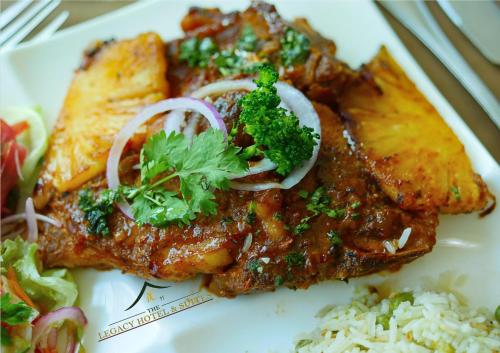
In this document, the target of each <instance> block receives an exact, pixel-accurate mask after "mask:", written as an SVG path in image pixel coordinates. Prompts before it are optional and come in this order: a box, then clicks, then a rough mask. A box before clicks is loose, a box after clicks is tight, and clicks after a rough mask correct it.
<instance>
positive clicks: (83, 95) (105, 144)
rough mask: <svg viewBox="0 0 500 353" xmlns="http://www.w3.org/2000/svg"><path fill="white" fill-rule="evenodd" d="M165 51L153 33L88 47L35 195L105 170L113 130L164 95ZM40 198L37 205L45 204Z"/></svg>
mask: <svg viewBox="0 0 500 353" xmlns="http://www.w3.org/2000/svg"><path fill="white" fill-rule="evenodd" d="M164 52H165V46H164V43H163V42H162V40H161V38H160V37H159V36H158V35H157V34H154V33H146V34H142V35H139V36H138V37H136V38H134V39H130V40H123V41H118V42H111V43H108V44H106V43H104V44H103V43H101V45H100V47H96V48H94V49H93V50H92V51H90V52H89V51H87V53H86V57H85V58H84V66H83V67H82V68H80V69H79V70H78V71H77V72H76V73H75V77H74V79H73V82H72V83H71V86H70V88H69V90H68V93H67V96H66V99H65V101H64V106H63V108H62V111H61V113H60V116H59V120H58V122H57V125H56V127H55V130H54V132H53V134H52V137H51V142H50V146H51V147H50V151H49V152H48V153H47V156H46V158H45V160H46V161H47V163H46V165H45V166H44V170H43V172H42V175H41V179H40V183H41V184H42V189H41V190H38V191H39V193H38V196H39V197H40V196H42V195H40V194H41V193H43V191H42V190H44V191H47V189H50V188H51V187H52V186H54V187H55V188H56V189H57V190H58V191H61V192H62V191H68V190H73V189H76V188H78V187H79V186H81V185H82V184H83V183H85V182H87V181H89V180H90V179H92V178H93V177H95V176H97V175H99V174H100V173H102V172H103V171H104V170H105V164H106V159H107V156H108V151H109V149H110V147H111V144H112V143H113V139H114V137H115V135H116V133H117V132H118V131H119V130H120V129H121V128H122V127H123V125H124V124H125V123H126V122H127V121H129V120H130V119H131V118H133V117H134V116H135V115H136V114H137V113H138V111H139V110H140V109H141V108H142V107H143V106H145V105H147V104H150V103H154V102H156V101H158V100H161V99H164V98H166V96H167V92H168V86H167V81H166V78H165V76H166V70H167V63H166V59H165V53H164ZM44 196H45V197H42V199H45V200H40V198H39V202H38V204H37V206H39V207H40V206H42V205H43V204H44V203H45V202H44V201H46V199H47V196H48V195H44ZM49 198H50V196H49Z"/></svg>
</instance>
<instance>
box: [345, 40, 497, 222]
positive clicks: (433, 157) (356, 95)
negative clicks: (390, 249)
mask: <svg viewBox="0 0 500 353" xmlns="http://www.w3.org/2000/svg"><path fill="white" fill-rule="evenodd" d="M364 71H365V74H366V75H367V76H366V77H370V78H373V81H374V82H375V85H374V84H373V81H370V80H366V81H364V82H362V83H360V84H357V85H354V86H352V87H351V88H350V89H349V90H348V91H347V92H346V93H345V94H344V95H343V97H342V99H341V109H342V111H343V112H344V117H345V119H346V123H347V124H346V125H347V128H348V130H349V132H350V134H351V136H352V138H353V140H354V143H355V147H356V149H357V151H358V153H359V154H360V156H361V157H362V158H363V159H364V160H365V161H366V164H367V167H368V169H369V170H370V172H371V173H372V174H373V175H374V176H375V178H376V179H377V181H378V182H379V184H380V186H381V187H382V189H383V190H384V191H385V193H386V194H387V195H389V196H390V197H391V198H392V199H393V200H394V201H395V202H397V203H398V204H399V205H400V207H402V208H404V209H409V210H435V209H437V210H439V211H441V212H444V213H461V212H471V211H477V210H481V209H483V208H484V207H485V206H486V204H487V202H488V200H489V199H490V198H491V194H490V193H489V192H488V189H487V187H486V185H485V183H484V182H483V181H482V179H481V177H480V176H479V175H477V174H476V173H474V171H473V170H472V167H471V164H470V161H469V159H468V158H467V155H466V154H465V150H464V146H463V145H462V144H461V142H460V141H459V140H458V138H457V137H456V136H455V134H454V133H453V131H452V130H451V129H450V128H449V127H448V126H447V125H446V123H445V122H444V121H443V119H442V118H441V116H440V115H439V113H438V112H437V111H436V109H435V108H434V107H433V106H432V105H431V104H430V103H429V102H428V101H427V99H426V98H425V97H424V96H423V95H422V93H420V91H419V90H418V89H417V87H416V86H415V85H414V84H413V82H412V81H410V79H409V78H408V77H407V76H406V75H405V73H404V71H403V70H402V69H401V68H400V66H399V65H398V64H397V63H396V61H395V60H394V59H393V58H392V57H391V55H390V54H389V52H388V51H387V49H386V48H385V47H382V48H381V50H380V51H379V53H378V54H377V56H376V57H375V58H374V59H372V61H371V62H370V63H369V64H368V65H366V66H365V67H364Z"/></svg>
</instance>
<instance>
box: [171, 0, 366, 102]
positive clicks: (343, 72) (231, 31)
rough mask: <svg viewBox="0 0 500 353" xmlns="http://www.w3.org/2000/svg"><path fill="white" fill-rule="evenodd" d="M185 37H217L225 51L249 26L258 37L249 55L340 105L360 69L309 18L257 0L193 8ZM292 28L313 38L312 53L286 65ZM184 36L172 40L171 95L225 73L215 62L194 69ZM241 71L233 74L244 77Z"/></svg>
mask: <svg viewBox="0 0 500 353" xmlns="http://www.w3.org/2000/svg"><path fill="white" fill-rule="evenodd" d="M181 26H182V29H183V30H184V31H185V33H186V38H192V37H198V38H203V37H210V38H213V39H214V41H215V43H216V44H217V46H218V47H219V48H220V49H221V50H225V49H228V48H233V47H234V46H235V43H236V42H237V40H238V38H239V37H240V35H241V33H242V31H243V30H244V29H245V28H247V27H249V28H251V29H252V30H253V32H254V33H255V35H256V36H257V38H258V43H257V54H256V55H255V57H250V58H249V60H255V61H260V60H262V59H267V60H269V61H270V62H272V63H273V64H275V65H276V67H280V80H282V81H288V82H291V83H292V84H293V86H295V87H296V88H298V89H300V90H301V91H302V92H304V93H305V94H306V95H307V96H308V97H309V98H310V99H312V100H314V101H318V102H323V103H325V104H332V105H333V104H336V102H337V97H338V95H339V94H340V93H341V92H342V90H343V89H344V87H346V85H347V84H349V83H350V82H353V81H356V80H358V78H359V74H358V73H357V72H356V71H353V70H351V69H350V68H349V67H348V66H347V65H346V64H345V63H343V62H341V61H339V60H338V59H337V58H336V57H335V51H336V47H335V44H334V43H333V41H331V40H329V39H326V38H324V37H322V36H321V35H320V34H319V33H318V32H316V31H314V30H313V29H312V28H311V26H310V25H309V24H308V22H307V21H306V20H305V19H297V20H295V21H294V22H293V23H289V22H287V21H285V20H284V19H283V18H282V17H281V16H280V15H279V14H278V13H277V11H276V8H275V7H274V6H272V5H270V4H267V3H264V2H259V1H255V2H253V3H252V6H250V7H249V8H248V9H247V10H246V11H243V12H241V13H240V12H231V13H228V14H224V13H222V12H221V11H220V10H218V9H203V8H198V7H194V8H191V9H190V11H189V13H188V14H187V15H186V16H185V17H184V19H183V20H182V22H181ZM287 28H294V29H296V30H298V31H299V32H301V33H303V34H304V35H306V36H307V38H308V39H309V40H310V43H311V44H310V55H309V56H308V57H307V60H306V61H305V62H304V63H297V64H295V65H293V66H282V63H281V62H280V48H281V44H280V41H281V39H282V38H283V35H284V33H285V31H286V29H287ZM185 40H186V39H185V38H183V39H179V40H176V41H172V42H170V43H168V44H167V46H168V49H167V51H168V58H169V63H170V64H171V66H170V68H169V71H168V81H169V82H170V83H171V85H172V95H173V96H180V95H185V94H189V93H190V92H192V91H194V90H195V89H197V88H199V87H200V86H202V85H204V84H206V83H209V82H213V81H215V80H217V79H220V78H221V74H220V73H219V71H218V69H217V67H216V65H214V64H213V63H210V64H209V65H208V67H207V68H195V69H193V68H190V67H189V66H188V65H187V64H186V63H182V62H180V61H179V51H180V44H181V43H182V42H184V41H185ZM241 76H244V75H242V74H234V75H229V76H228V77H227V78H239V77H241Z"/></svg>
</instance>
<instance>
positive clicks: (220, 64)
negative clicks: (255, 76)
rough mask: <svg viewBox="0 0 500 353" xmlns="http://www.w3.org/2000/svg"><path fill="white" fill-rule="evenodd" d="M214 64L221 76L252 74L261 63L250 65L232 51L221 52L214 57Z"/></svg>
mask: <svg viewBox="0 0 500 353" xmlns="http://www.w3.org/2000/svg"><path fill="white" fill-rule="evenodd" d="M214 63H215V65H216V66H217V68H218V69H219V72H220V73H221V74H222V75H223V76H227V75H238V74H252V73H254V72H256V71H257V70H258V68H259V67H260V65H261V63H258V62H257V63H250V62H248V61H247V60H245V59H244V58H243V57H242V56H241V55H238V54H236V53H235V52H233V51H227V50H223V51H222V52H220V53H218V54H217V55H216V56H215V59H214Z"/></svg>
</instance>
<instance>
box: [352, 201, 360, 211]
mask: <svg viewBox="0 0 500 353" xmlns="http://www.w3.org/2000/svg"><path fill="white" fill-rule="evenodd" d="M359 206H361V202H360V201H354V202H353V203H352V205H351V208H352V209H353V210H355V209H356V208H358V207H359Z"/></svg>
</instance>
